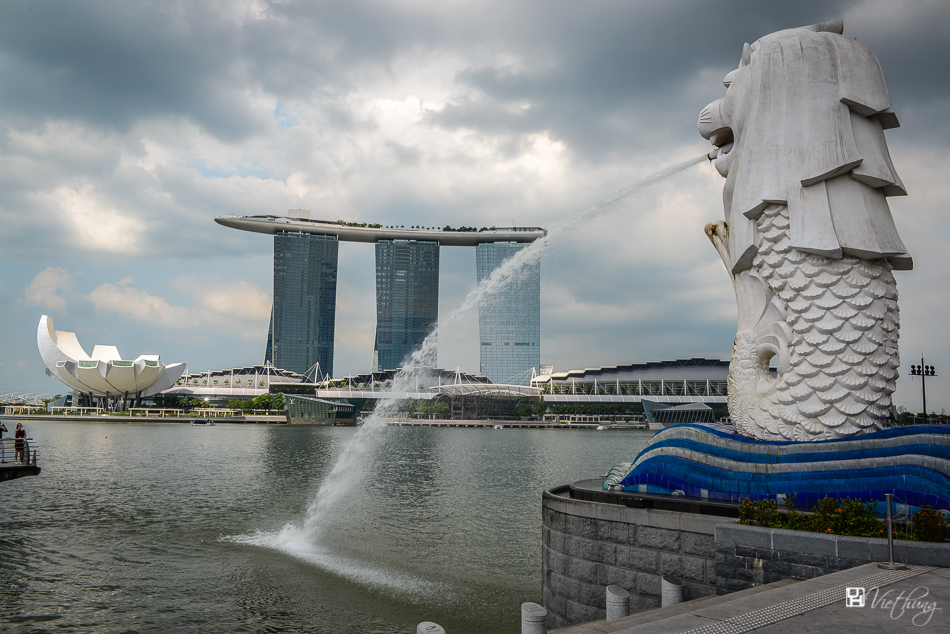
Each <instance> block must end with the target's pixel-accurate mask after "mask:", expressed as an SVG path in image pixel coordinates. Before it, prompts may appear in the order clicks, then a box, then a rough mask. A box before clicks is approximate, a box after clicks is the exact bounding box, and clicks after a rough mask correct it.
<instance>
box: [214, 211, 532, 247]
mask: <svg viewBox="0 0 950 634" xmlns="http://www.w3.org/2000/svg"><path fill="white" fill-rule="evenodd" d="M214 221H215V222H216V223H218V224H219V225H223V226H225V227H231V228H232V229H240V230H241V231H253V232H255V233H267V234H271V235H273V234H276V233H279V232H282V231H299V232H301V233H317V234H321V235H330V236H336V237H337V238H338V239H339V240H341V241H343V242H370V243H374V242H379V241H380V240H416V241H428V242H438V243H439V244H440V245H442V246H448V247H474V246H477V245H479V244H483V243H491V242H522V243H524V242H534V241H535V240H537V239H539V238H543V237H544V236H545V235H547V230H545V229H542V228H541V227H507V228H505V227H492V228H490V229H487V230H477V231H464V230H457V231H444V230H441V229H405V228H399V229H395V228H392V229H387V228H384V227H375V226H365V227H360V226H348V225H346V224H341V223H340V222H332V221H329V220H310V219H309V218H294V217H287V216H272V215H262V216H221V217H219V218H215V219H214ZM352 224H354V223H350V225H352Z"/></svg>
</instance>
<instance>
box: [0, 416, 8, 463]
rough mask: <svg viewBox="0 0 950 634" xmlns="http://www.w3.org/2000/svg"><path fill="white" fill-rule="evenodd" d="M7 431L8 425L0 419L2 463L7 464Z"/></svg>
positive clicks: (0, 460)
mask: <svg viewBox="0 0 950 634" xmlns="http://www.w3.org/2000/svg"><path fill="white" fill-rule="evenodd" d="M5 431H7V426H6V425H4V424H3V421H0V464H6V462H7V452H6V450H5V448H4V446H3V432H5Z"/></svg>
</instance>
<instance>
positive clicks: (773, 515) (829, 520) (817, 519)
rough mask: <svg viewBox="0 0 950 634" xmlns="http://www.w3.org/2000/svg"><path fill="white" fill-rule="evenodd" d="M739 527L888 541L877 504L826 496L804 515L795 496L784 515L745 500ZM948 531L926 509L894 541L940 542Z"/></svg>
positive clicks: (768, 503)
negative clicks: (783, 529) (909, 529)
mask: <svg viewBox="0 0 950 634" xmlns="http://www.w3.org/2000/svg"><path fill="white" fill-rule="evenodd" d="M739 523H740V524H746V525H749V526H764V527H766V528H788V529H791V530H797V531H809V532H813V533H828V534H834V535H850V536H853V537H882V538H884V537H887V523H886V522H884V521H883V520H880V519H878V517H877V502H862V501H861V500H856V499H853V498H841V499H835V498H832V497H831V496H825V497H824V498H823V499H821V500H820V501H819V502H818V504H817V505H816V506H815V507H813V508H812V509H811V512H809V513H804V512H802V511H800V510H799V509H798V506H797V505H796V504H795V496H794V495H788V496H786V497H785V513H784V515H783V514H782V513H779V510H778V504H777V503H776V501H775V500H773V499H767V500H758V501H757V502H753V501H752V500H750V499H749V498H746V499H744V500H743V501H742V502H741V503H740V504H739ZM947 530H948V525H947V521H946V519H944V517H943V515H942V514H941V513H938V512H936V511H934V510H933V509H932V508H931V507H928V506H925V507H923V508H922V509H921V510H920V511H918V512H917V513H916V514H915V515H914V517H913V528H912V530H911V531H910V532H905V531H902V530H895V531H894V537H895V538H896V539H904V540H916V541H928V542H942V541H944V540H945V538H946V536H947Z"/></svg>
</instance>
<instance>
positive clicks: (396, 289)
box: [215, 209, 547, 378]
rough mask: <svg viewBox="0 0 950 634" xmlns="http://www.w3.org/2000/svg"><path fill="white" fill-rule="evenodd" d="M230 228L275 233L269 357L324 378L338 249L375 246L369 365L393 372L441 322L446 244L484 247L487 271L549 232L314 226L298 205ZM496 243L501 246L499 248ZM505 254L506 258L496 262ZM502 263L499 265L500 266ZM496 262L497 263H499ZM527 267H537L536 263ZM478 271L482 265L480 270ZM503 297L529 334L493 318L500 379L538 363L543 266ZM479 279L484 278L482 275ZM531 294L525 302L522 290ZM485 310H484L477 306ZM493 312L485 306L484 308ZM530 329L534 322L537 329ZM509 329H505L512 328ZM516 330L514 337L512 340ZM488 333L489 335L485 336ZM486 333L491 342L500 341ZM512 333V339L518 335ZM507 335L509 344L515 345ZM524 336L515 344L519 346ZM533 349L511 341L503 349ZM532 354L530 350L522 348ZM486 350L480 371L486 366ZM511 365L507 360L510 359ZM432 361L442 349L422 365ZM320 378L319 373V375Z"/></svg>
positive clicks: (223, 221) (503, 315)
mask: <svg viewBox="0 0 950 634" xmlns="http://www.w3.org/2000/svg"><path fill="white" fill-rule="evenodd" d="M215 222H216V223H218V224H220V225H223V226H225V227H231V228H233V229H239V230H242V231H252V232H255V233H264V234H270V235H273V236H274V305H273V308H272V311H271V319H270V328H269V330H268V333H267V344H266V349H265V354H264V360H265V362H267V363H271V364H273V365H274V366H276V367H278V368H282V369H285V370H291V371H293V372H297V373H300V374H307V373H308V372H310V370H311V369H312V368H313V367H314V366H315V365H316V364H318V363H319V368H320V370H319V372H320V377H324V376H327V375H329V376H331V377H332V376H333V348H334V345H333V340H334V334H335V325H336V323H335V322H336V284H337V266H338V256H339V243H340V242H341V241H342V242H367V243H372V244H376V245H377V246H376V302H377V306H376V316H377V324H376V336H375V338H374V346H373V362H372V369H373V370H374V371H377V370H394V369H396V368H398V367H400V366H402V365H403V364H404V362H405V359H406V357H407V356H408V355H409V354H411V353H412V352H413V351H414V350H415V349H417V348H418V346H419V345H421V343H422V341H423V340H424V339H425V338H426V336H428V334H429V333H430V332H431V331H432V329H433V328H435V326H436V325H437V323H438V310H439V309H438V306H439V251H440V248H441V247H443V246H466V247H477V248H481V249H482V250H483V251H484V254H485V255H484V256H479V257H484V258H485V263H486V264H485V266H486V267H491V268H487V269H486V270H487V271H488V274H490V273H491V270H493V267H495V266H497V265H498V264H500V263H501V262H502V261H504V259H506V258H507V257H509V256H508V254H510V253H514V252H516V251H517V250H518V249H519V248H520V247H523V246H524V245H525V244H530V243H532V242H534V241H535V240H537V239H539V238H542V237H544V236H545V235H547V231H546V230H544V229H542V228H540V227H508V228H498V227H490V228H489V227H482V228H481V229H475V228H473V227H460V228H458V229H455V228H452V227H445V228H442V229H438V228H436V227H411V228H409V229H406V228H404V227H399V228H397V227H383V226H382V225H379V224H367V223H355V222H343V221H336V222H331V221H326V220H312V219H311V218H310V212H309V211H307V210H304V209H291V210H289V213H288V215H287V216H277V215H270V214H268V215H259V216H224V217H219V218H215ZM493 243H504V245H505V246H501V247H499V249H497V250H493V249H491V248H490V247H491V245H492V244H493ZM499 258H501V259H499ZM496 261H497V262H496ZM492 262H495V263H494V264H492ZM529 269H531V267H530V266H529ZM480 270H481V269H480ZM526 278H527V279H526V280H520V281H517V282H515V283H514V284H515V288H513V289H508V290H507V291H505V292H504V293H503V297H504V299H502V300H500V301H502V302H503V303H511V302H514V303H515V304H517V308H515V310H516V311H522V312H521V317H519V319H521V318H523V317H524V316H527V319H528V321H529V323H528V324H521V326H522V327H523V328H522V330H511V328H510V327H509V326H507V325H506V324H509V323H510V322H511V319H510V318H509V316H508V313H507V312H505V311H504V310H501V311H500V312H499V311H495V312H491V313H490V314H489V313H486V319H487V321H486V322H485V323H486V327H489V325H490V332H491V333H498V334H497V338H498V341H499V342H500V343H499V345H498V346H497V348H498V349H497V350H493V351H492V355H490V357H491V358H490V363H491V364H495V365H494V366H492V367H496V366H497V367H498V368H499V369H498V370H497V373H496V374H495V376H497V377H502V378H504V377H503V376H502V375H505V374H506V373H507V372H509V371H510V369H511V368H517V371H516V372H515V373H516V374H517V373H518V372H523V371H524V370H528V369H530V368H531V367H537V366H538V360H537V359H538V358H539V357H540V328H539V322H540V269H539V268H535V269H531V270H529V271H528V272H527V274H526ZM479 279H482V274H481V273H479ZM522 288H524V289H526V290H527V292H528V293H529V297H527V298H520V297H519V293H520V292H521V291H520V289H522ZM479 309H480V314H481V310H482V309H483V307H482V306H480V307H479ZM486 310H487V308H486ZM532 324H533V325H532ZM506 328H508V330H505V329H506ZM509 331H510V332H511V333H513V334H507V333H509ZM486 332H489V331H486ZM492 337H496V335H495V334H492V335H490V336H489V339H486V341H487V340H491V341H492V342H494V341H495V339H493V338H492ZM512 337H514V339H512ZM509 339H510V341H509ZM515 339H517V341H515ZM506 341H508V343H518V344H526V345H509V346H505V345H504V343H505V342H506ZM520 348H530V349H531V350H528V351H526V350H521V349H520ZM484 355H485V352H484V351H483V352H482V367H483V368H484V367H486V360H485V359H486V357H485V356H484ZM509 356H510V357H512V359H507V357H509ZM424 362H425V363H426V364H427V365H428V364H431V365H435V364H436V358H435V351H434V350H433V355H432V358H431V359H426V360H425V361H424ZM315 378H319V377H315Z"/></svg>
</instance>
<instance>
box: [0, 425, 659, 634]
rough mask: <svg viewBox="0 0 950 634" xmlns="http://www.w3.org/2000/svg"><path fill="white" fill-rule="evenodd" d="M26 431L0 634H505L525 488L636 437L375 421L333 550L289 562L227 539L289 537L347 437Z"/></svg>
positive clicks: (529, 555)
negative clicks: (442, 633)
mask: <svg viewBox="0 0 950 634" xmlns="http://www.w3.org/2000/svg"><path fill="white" fill-rule="evenodd" d="M30 433H31V435H33V436H34V437H35V438H37V440H38V441H39V446H40V447H41V448H42V451H41V456H42V460H41V463H42V466H43V473H42V474H41V475H40V476H38V477H35V478H23V479H20V480H15V481H11V482H6V483H3V484H2V485H0V487H2V488H0V495H2V498H0V597H2V603H0V604H2V606H3V610H2V612H0V629H3V627H4V626H7V627H10V628H11V629H14V628H15V629H19V628H25V627H26V625H27V624H29V627H30V630H31V631H35V632H42V631H51V630H52V629H53V628H55V629H56V631H58V632H80V631H89V630H100V631H102V630H116V631H121V630H125V629H129V630H136V631H140V632H146V631H150V632H164V631H173V630H201V631H240V630H243V631H261V630H268V629H271V630H280V629H290V630H294V631H314V632H324V631H347V632H383V633H388V632H406V631H412V629H413V628H414V627H415V624H416V623H418V622H420V621H423V620H434V621H436V622H439V623H440V624H442V625H443V626H445V627H446V628H448V629H450V631H452V632H462V633H464V632H505V631H510V632H515V631H517V629H518V606H519V605H520V603H521V602H522V601H530V600H534V601H537V600H539V599H540V495H541V490H542V489H543V488H545V487H547V486H551V485H553V484H558V483H562V482H566V481H569V480H575V479H580V478H583V477H590V476H592V475H597V474H599V473H603V472H604V471H606V469H607V467H609V466H611V465H612V464H615V463H617V462H622V461H628V460H630V459H632V457H633V456H634V455H635V454H636V452H637V451H638V450H639V447H640V446H642V445H643V442H644V441H645V440H646V438H647V437H648V434H639V433H637V432H593V431H561V430H555V431H544V430H507V429H506V430H500V431H497V430H466V429H454V428H449V429H445V428H437V429H419V428H388V429H386V430H384V437H383V438H382V441H383V442H380V443H378V444H377V445H375V447H374V449H373V450H372V452H371V453H370V454H369V456H368V459H367V460H366V462H365V467H364V469H363V472H362V473H360V474H359V481H358V482H357V483H356V484H357V486H354V487H353V488H352V489H350V490H349V493H348V494H347V496H346V497H345V498H344V500H343V503H342V504H341V505H340V506H339V508H337V509H335V515H334V516H333V518H332V525H331V529H330V530H329V532H328V533H327V536H328V538H329V539H328V540H327V541H325V542H321V544H320V547H319V548H318V547H317V546H316V545H314V544H306V543H304V544H300V545H299V548H298V549H297V550H296V551H294V554H293V555H291V554H288V552H283V551H279V550H274V549H272V548H262V547H260V546H254V545H251V542H250V541H248V542H243V543H242V542H240V541H235V540H234V539H227V538H228V537H229V536H230V537H232V538H233V537H238V538H241V537H253V536H255V535H258V534H261V533H264V534H274V533H275V532H279V531H280V530H281V529H282V527H284V526H285V525H287V524H288V523H291V524H294V523H296V524H298V525H299V524H300V523H301V522H302V520H303V516H304V513H305V510H306V508H307V505H308V503H309V501H310V499H311V497H312V496H313V495H314V493H315V492H316V490H317V488H318V486H319V484H320V482H321V481H322V479H323V478H324V477H325V476H326V474H327V473H328V471H329V470H330V469H331V468H332V465H333V463H334V461H335V459H336V455H337V453H338V452H339V449H340V446H341V443H342V442H343V440H344V439H346V438H347V437H349V436H350V435H352V434H353V433H354V430H352V429H344V428H328V427H287V426H280V427H277V426H274V427H271V426H252V425H247V426H243V425H218V426H216V427H212V428H192V427H190V426H187V425H180V424H149V425H116V424H97V423H81V424H80V423H43V424H31V426H30ZM107 436H108V438H106V437H107ZM308 553H309V556H310V557H311V558H310V559H309V560H308V559H307V557H306V556H301V555H302V554H303V555H307V554H308ZM46 619H51V620H46Z"/></svg>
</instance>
